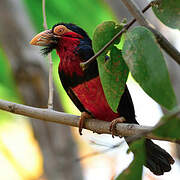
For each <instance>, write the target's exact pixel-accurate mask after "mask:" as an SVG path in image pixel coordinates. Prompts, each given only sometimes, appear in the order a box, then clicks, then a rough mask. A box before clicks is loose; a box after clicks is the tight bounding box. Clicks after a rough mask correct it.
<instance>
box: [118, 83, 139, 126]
mask: <svg viewBox="0 0 180 180" xmlns="http://www.w3.org/2000/svg"><path fill="white" fill-rule="evenodd" d="M117 111H118V113H119V114H120V116H123V117H124V118H125V119H126V120H127V123H135V124H138V122H137V121H136V117H135V110H134V105H133V101H132V98H131V95H130V93H129V90H128V88H127V86H125V90H124V93H123V95H122V96H121V99H120V102H119V105H118V109H117Z"/></svg>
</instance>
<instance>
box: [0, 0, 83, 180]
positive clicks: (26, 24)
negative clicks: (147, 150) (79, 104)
mask: <svg viewBox="0 0 180 180" xmlns="http://www.w3.org/2000/svg"><path fill="white" fill-rule="evenodd" d="M34 34H35V32H34V30H33V28H32V24H31V23H30V20H29V19H28V16H27V14H26V11H25V8H24V5H23V3H22V1H20V0H1V1H0V44H1V46H2V47H3V49H4V51H5V53H6V55H7V57H8V59H9V62H10V64H11V67H12V71H13V74H14V79H15V81H16V84H17V87H18V89H19V92H20V95H21V97H22V98H23V100H24V103H25V104H27V105H31V106H36V107H47V98H48V71H47V67H46V65H45V60H44V58H42V57H41V56H40V54H39V51H37V49H35V48H34V47H32V46H30V45H29V41H30V39H31V38H32V37H33V35H34ZM54 107H55V109H56V110H59V111H63V109H62V106H61V104H60V102H59V97H58V95H57V92H56V91H55V96H54ZM31 122H32V127H33V129H34V135H35V137H36V139H37V140H38V142H39V145H40V148H41V150H42V154H43V158H44V176H45V177H46V178H47V179H50V180H56V179H58V180H59V179H60V180H72V179H73V180H81V179H83V178H82V172H81V167H80V163H79V162H75V159H76V158H77V147H76V144H75V142H74V140H73V137H72V134H71V130H70V128H69V127H67V126H63V125H58V124H52V123H47V122H42V121H37V120H33V119H31Z"/></svg>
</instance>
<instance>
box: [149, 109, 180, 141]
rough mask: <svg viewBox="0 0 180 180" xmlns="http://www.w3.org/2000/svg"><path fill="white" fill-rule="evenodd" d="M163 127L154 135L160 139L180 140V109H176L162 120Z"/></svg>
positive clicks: (154, 132)
mask: <svg viewBox="0 0 180 180" xmlns="http://www.w3.org/2000/svg"><path fill="white" fill-rule="evenodd" d="M178 115H179V117H178ZM160 122H161V123H162V125H161V126H160V127H158V128H156V129H155V130H154V131H153V132H152V133H153V134H155V135H156V136H159V137H166V138H170V139H174V140H180V130H179V127H180V108H175V109H174V110H173V111H172V112H170V113H168V114H167V115H165V116H163V117H162V118H161V121H160Z"/></svg>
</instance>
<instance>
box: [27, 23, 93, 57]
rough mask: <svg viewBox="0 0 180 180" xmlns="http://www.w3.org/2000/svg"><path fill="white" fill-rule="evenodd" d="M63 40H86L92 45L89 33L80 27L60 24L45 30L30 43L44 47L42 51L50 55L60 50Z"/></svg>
mask: <svg viewBox="0 0 180 180" xmlns="http://www.w3.org/2000/svg"><path fill="white" fill-rule="evenodd" d="M63 39H66V41H67V40H68V39H69V43H71V42H70V41H73V40H85V41H86V42H88V43H89V44H91V40H90V38H89V37H88V35H87V33H86V32H85V31H84V30H83V29H82V28H80V27H78V26H77V25H75V24H71V23H58V24H55V25H54V26H53V27H52V29H49V30H45V31H43V32H41V33H39V34H37V35H36V36H35V37H34V38H33V39H32V40H31V42H30V44H31V45H35V46H44V47H45V48H44V49H43V50H42V52H43V54H44V55H47V54H48V53H50V52H51V51H52V50H53V49H57V50H58V49H59V48H60V46H61V44H62V43H63Z"/></svg>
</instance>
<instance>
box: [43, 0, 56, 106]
mask: <svg viewBox="0 0 180 180" xmlns="http://www.w3.org/2000/svg"><path fill="white" fill-rule="evenodd" d="M45 5H46V0H42V13H43V26H44V29H45V30H46V29H48V27H47V20H46V8H45ZM48 59H49V96H48V108H49V109H53V89H54V88H53V75H52V74H53V72H52V71H53V62H52V57H51V53H49V54H48Z"/></svg>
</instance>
